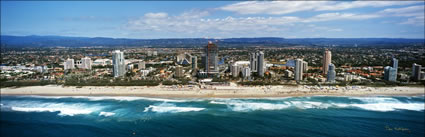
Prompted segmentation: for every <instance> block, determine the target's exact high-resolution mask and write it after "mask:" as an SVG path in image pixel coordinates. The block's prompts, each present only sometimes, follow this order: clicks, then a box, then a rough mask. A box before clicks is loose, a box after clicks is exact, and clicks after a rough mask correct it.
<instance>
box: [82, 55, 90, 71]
mask: <svg viewBox="0 0 425 137" xmlns="http://www.w3.org/2000/svg"><path fill="white" fill-rule="evenodd" d="M91 64H92V62H91V59H90V58H89V57H84V58H82V59H81V68H82V69H91Z"/></svg>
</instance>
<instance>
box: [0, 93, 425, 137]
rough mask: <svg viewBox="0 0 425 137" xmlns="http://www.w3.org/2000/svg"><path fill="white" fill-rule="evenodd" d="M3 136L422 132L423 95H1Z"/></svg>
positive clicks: (198, 136)
mask: <svg viewBox="0 0 425 137" xmlns="http://www.w3.org/2000/svg"><path fill="white" fill-rule="evenodd" d="M0 105H1V113H0V114H1V115H0V122H1V128H0V129H1V132H0V134H1V136H2V137H13V136H34V137H48V136H90V137H95V136H97V137H118V136H125V137H128V136H149V137H150V136H152V137H234V136H237V137H251V136H252V137H254V136H259V137H265V136H268V137H272V136H276V137H282V136H296V137H303V136H310V137H318V136H354V137H361V136H368V137H369V136H403V137H409V136H417V137H423V136H424V135H425V133H424V96H415V97H390V96H377V97H329V96H314V97H289V98H266V99H222V98H215V99H161V98H145V97H85V96H81V97H63V96H51V97H50V96H49V97H43V96H2V97H1V104H0Z"/></svg>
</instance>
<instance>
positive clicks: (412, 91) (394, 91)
mask: <svg viewBox="0 0 425 137" xmlns="http://www.w3.org/2000/svg"><path fill="white" fill-rule="evenodd" d="M424 94H425V89H424V87H364V86H347V87H321V88H319V87H313V86H301V85H300V86H256V87H248V86H237V85H230V86H213V87H208V88H202V89H201V88H198V87H177V86H155V87H146V86H131V87H121V86H116V87H106V86H101V87H96V86H86V87H74V86H69V87H66V86H58V85H47V86H31V87H20V88H2V89H1V95H45V96H145V97H201V98H204V97H223V98H250V97H287V96H315V95H327V96H375V95H400V96H402V95H406V96H413V95H424Z"/></svg>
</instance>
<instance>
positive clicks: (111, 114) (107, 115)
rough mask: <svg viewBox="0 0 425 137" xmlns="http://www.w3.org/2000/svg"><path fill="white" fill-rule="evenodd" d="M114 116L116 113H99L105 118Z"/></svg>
mask: <svg viewBox="0 0 425 137" xmlns="http://www.w3.org/2000/svg"><path fill="white" fill-rule="evenodd" d="M113 115H115V113H114V112H103V111H102V112H100V113H99V116H104V117H109V116H113Z"/></svg>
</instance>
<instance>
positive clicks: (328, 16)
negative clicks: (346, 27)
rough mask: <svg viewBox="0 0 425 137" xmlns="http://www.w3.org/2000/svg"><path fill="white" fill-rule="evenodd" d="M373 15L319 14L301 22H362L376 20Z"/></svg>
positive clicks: (375, 16)
mask: <svg viewBox="0 0 425 137" xmlns="http://www.w3.org/2000/svg"><path fill="white" fill-rule="evenodd" d="M377 17H379V16H378V15H375V14H369V15H367V14H353V13H338V12H336V13H324V14H319V15H316V16H314V17H311V18H307V19H305V20H303V22H320V21H331V20H364V19H371V18H377Z"/></svg>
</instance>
